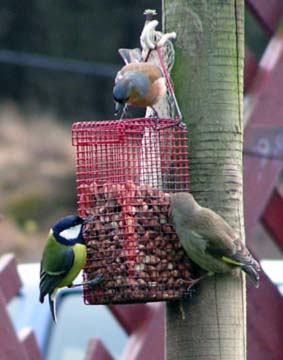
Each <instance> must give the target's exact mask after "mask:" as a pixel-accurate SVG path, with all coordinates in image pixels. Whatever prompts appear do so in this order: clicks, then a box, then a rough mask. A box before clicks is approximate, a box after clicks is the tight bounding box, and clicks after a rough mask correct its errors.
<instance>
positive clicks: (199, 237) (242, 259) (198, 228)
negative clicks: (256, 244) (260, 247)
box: [170, 192, 260, 287]
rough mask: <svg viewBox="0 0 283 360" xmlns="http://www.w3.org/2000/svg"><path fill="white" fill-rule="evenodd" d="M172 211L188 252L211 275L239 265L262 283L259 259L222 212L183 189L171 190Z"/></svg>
mask: <svg viewBox="0 0 283 360" xmlns="http://www.w3.org/2000/svg"><path fill="white" fill-rule="evenodd" d="M170 215H171V217H172V220H173V223H174V225H175V230H176V233H177V235H178V237H179V239H180V241H181V243H182V246H183V248H184V250H185V251H186V253H187V255H188V256H189V258H190V259H191V260H192V261H194V262H195V263H196V264H197V265H199V266H200V267H201V268H202V269H204V270H206V271H208V272H209V275H212V274H214V273H227V272H230V271H231V270H232V269H233V268H240V269H241V270H243V271H244V272H245V273H246V274H247V275H248V277H249V278H250V280H251V281H252V282H253V284H254V285H255V286H256V287H258V286H259V275H258V271H260V265H259V263H258V262H257V261H256V260H255V259H254V258H253V256H252V255H251V253H250V252H249V250H248V249H247V248H246V246H245V245H244V244H243V243H242V242H241V240H240V239H239V238H238V237H237V236H236V234H235V232H234V231H233V229H232V228H231V226H230V225H229V224H228V223H227V222H226V221H225V220H224V219H223V218H222V217H221V216H220V215H218V214H216V213H215V212H214V211H213V210H211V209H208V208H205V207H202V206H200V205H199V204H198V203H197V202H196V201H195V199H194V198H193V196H192V195H191V194H189V193H184V192H180V193H175V194H172V196H171V199H170Z"/></svg>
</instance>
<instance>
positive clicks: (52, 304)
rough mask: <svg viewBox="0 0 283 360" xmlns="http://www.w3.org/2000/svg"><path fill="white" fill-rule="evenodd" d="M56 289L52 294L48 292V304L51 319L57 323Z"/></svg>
mask: <svg viewBox="0 0 283 360" xmlns="http://www.w3.org/2000/svg"><path fill="white" fill-rule="evenodd" d="M56 292H57V291H56V290H55V291H53V293H52V294H48V298H49V306H50V311H51V315H52V319H53V321H54V322H55V324H56V323H57V316H56Z"/></svg>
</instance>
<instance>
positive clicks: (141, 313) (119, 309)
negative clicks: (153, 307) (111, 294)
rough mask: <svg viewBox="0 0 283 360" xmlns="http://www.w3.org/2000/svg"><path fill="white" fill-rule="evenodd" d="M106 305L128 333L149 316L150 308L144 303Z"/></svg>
mask: <svg viewBox="0 0 283 360" xmlns="http://www.w3.org/2000/svg"><path fill="white" fill-rule="evenodd" d="M108 307H109V310H110V311H111V312H112V314H113V315H114V316H115V318H116V319H117V320H118V321H119V323H120V324H121V326H123V328H124V329H125V331H126V332H127V333H128V334H131V333H132V332H134V331H135V330H136V329H137V328H138V327H140V326H141V324H143V323H144V322H145V321H146V320H147V319H148V317H149V316H150V308H149V307H148V305H145V304H130V305H109V306H108Z"/></svg>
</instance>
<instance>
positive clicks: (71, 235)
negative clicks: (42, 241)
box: [59, 224, 82, 240]
mask: <svg viewBox="0 0 283 360" xmlns="http://www.w3.org/2000/svg"><path fill="white" fill-rule="evenodd" d="M81 229H82V224H78V225H75V226H72V227H70V228H68V229H65V230H63V231H61V232H60V234H59V235H60V236H61V237H63V238H64V239H66V240H73V239H76V238H77V237H78V236H79V234H80V232H81Z"/></svg>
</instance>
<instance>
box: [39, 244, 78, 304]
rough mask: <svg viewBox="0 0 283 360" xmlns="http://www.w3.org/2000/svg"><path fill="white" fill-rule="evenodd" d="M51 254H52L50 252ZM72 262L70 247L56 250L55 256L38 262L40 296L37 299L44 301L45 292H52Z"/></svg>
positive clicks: (72, 254)
mask: <svg viewBox="0 0 283 360" xmlns="http://www.w3.org/2000/svg"><path fill="white" fill-rule="evenodd" d="M51 256H52V254H51ZM73 262H74V252H73V250H72V248H71V247H68V248H65V249H64V250H63V251H60V252H57V253H56V257H54V256H53V258H52V259H51V258H50V259H49V261H48V260H46V257H44V256H43V259H42V261H41V264H40V285H39V289H40V297H39V301H40V302H43V301H44V296H45V295H46V294H49V293H52V292H53V290H55V289H56V287H57V286H58V285H59V284H60V282H61V280H62V279H63V278H64V277H65V276H66V275H67V274H68V272H69V271H70V269H71V267H72V265H73Z"/></svg>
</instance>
